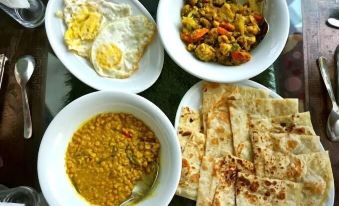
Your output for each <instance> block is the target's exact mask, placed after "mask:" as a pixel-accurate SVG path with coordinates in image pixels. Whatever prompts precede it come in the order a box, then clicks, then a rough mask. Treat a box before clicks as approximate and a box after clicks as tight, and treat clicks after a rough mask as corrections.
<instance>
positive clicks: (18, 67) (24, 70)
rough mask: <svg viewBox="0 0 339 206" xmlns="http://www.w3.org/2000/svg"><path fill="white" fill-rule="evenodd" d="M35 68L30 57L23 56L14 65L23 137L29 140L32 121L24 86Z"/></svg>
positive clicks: (33, 61)
mask: <svg viewBox="0 0 339 206" xmlns="http://www.w3.org/2000/svg"><path fill="white" fill-rule="evenodd" d="M34 67H35V60H34V58H33V57H32V56H29V55H27V56H23V57H21V58H20V59H19V60H18V61H17V62H16V64H15V70H14V74H15V79H16V81H17V82H18V84H19V85H20V87H21V94H22V103H23V110H24V137H25V139H29V138H30V137H31V136H32V120H31V113H30V111H29V104H28V98H27V93H26V84H27V82H28V81H29V79H30V78H31V76H32V74H33V71H34Z"/></svg>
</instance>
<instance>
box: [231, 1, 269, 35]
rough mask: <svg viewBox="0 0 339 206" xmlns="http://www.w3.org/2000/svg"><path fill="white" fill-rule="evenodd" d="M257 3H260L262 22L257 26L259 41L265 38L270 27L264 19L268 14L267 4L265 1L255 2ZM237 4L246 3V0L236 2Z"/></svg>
mask: <svg viewBox="0 0 339 206" xmlns="http://www.w3.org/2000/svg"><path fill="white" fill-rule="evenodd" d="M257 1H261V2H260V14H261V15H262V16H263V18H264V19H263V20H262V22H261V24H260V25H259V27H260V33H259V34H258V37H257V39H258V41H261V40H263V39H264V38H265V36H266V34H267V33H268V31H269V29H270V26H269V24H268V22H267V19H266V14H267V12H268V10H269V9H268V7H267V3H266V1H267V0H257ZM235 2H236V3H237V4H245V3H247V2H248V0H236V1H235Z"/></svg>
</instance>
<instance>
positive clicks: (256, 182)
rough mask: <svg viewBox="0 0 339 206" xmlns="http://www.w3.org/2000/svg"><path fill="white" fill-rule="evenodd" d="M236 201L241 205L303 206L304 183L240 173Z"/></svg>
mask: <svg viewBox="0 0 339 206" xmlns="http://www.w3.org/2000/svg"><path fill="white" fill-rule="evenodd" d="M236 191H237V193H236V203H237V205H241V206H273V205H274V206H286V205H289V206H301V205H303V204H302V199H303V198H302V184H301V183H294V182H291V181H285V180H276V179H269V178H261V177H257V176H254V175H248V174H244V173H238V179H237V183H236Z"/></svg>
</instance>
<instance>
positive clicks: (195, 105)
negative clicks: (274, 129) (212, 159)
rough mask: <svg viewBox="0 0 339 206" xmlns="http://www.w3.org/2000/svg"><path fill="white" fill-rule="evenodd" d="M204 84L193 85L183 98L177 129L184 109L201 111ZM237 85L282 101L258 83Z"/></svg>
mask: <svg viewBox="0 0 339 206" xmlns="http://www.w3.org/2000/svg"><path fill="white" fill-rule="evenodd" d="M203 84H204V81H200V82H198V83H196V84H195V85H193V86H192V87H191V88H190V89H189V90H188V91H187V92H186V94H185V95H184V96H183V98H182V99H181V101H180V104H179V106H178V110H177V113H176V115H175V123H174V125H175V129H177V128H178V125H179V118H180V113H181V110H182V108H183V107H185V106H189V107H191V108H192V109H195V110H200V109H201V101H202V95H201V90H202V85H203ZM235 84H238V85H242V86H248V87H253V88H258V89H263V90H266V91H267V92H268V93H269V95H270V97H272V98H276V99H282V97H281V96H279V95H278V94H277V93H275V92H273V91H272V90H270V89H268V88H267V87H265V86H263V85H261V84H259V83H256V82H254V81H251V80H245V81H241V82H237V83H235Z"/></svg>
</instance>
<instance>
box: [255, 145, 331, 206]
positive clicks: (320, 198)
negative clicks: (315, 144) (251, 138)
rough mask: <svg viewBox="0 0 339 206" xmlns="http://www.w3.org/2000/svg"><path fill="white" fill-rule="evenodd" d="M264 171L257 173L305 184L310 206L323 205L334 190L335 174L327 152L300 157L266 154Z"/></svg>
mask: <svg viewBox="0 0 339 206" xmlns="http://www.w3.org/2000/svg"><path fill="white" fill-rule="evenodd" d="M262 155H264V158H263V159H264V164H263V165H264V169H263V170H258V169H257V168H256V173H257V175H258V176H261V177H269V178H276V179H284V180H290V181H293V182H300V183H303V185H304V186H303V193H304V194H305V195H306V196H309V197H308V198H307V202H308V203H309V204H308V205H323V204H324V203H325V202H326V200H327V199H328V197H329V193H330V191H331V190H332V188H333V174H332V168H331V162H330V158H329V155H328V152H327V151H324V152H316V153H310V154H300V155H284V154H281V153H270V152H267V153H266V152H264V153H263V154H262Z"/></svg>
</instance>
